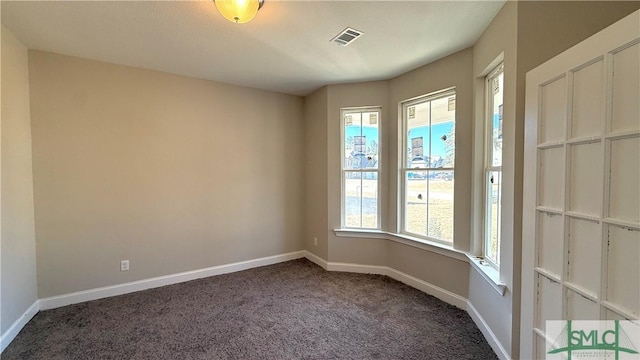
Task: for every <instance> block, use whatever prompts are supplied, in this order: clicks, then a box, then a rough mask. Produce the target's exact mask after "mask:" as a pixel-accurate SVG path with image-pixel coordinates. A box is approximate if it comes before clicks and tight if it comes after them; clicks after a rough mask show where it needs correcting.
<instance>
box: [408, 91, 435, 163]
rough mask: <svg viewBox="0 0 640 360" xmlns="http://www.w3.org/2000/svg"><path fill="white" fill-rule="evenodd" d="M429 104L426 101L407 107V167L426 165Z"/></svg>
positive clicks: (429, 117)
mask: <svg viewBox="0 0 640 360" xmlns="http://www.w3.org/2000/svg"><path fill="white" fill-rule="evenodd" d="M430 104H431V102H429V101H427V102H424V103H420V104H416V105H412V106H409V107H407V110H406V111H407V113H406V117H407V152H408V153H407V154H408V156H407V167H410V168H426V167H428V163H427V162H428V160H429V139H430V137H429V134H430V129H429V124H430V122H431V108H430Z"/></svg>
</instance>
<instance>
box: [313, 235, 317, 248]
mask: <svg viewBox="0 0 640 360" xmlns="http://www.w3.org/2000/svg"><path fill="white" fill-rule="evenodd" d="M313 246H318V238H317V237H314V238H313Z"/></svg>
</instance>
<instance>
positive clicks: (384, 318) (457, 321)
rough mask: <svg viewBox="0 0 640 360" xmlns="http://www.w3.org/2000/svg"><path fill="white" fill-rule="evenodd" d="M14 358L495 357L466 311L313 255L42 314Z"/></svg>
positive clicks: (5, 358)
mask: <svg viewBox="0 0 640 360" xmlns="http://www.w3.org/2000/svg"><path fill="white" fill-rule="evenodd" d="M10 359H47V360H51V359H181V360H182V359H496V356H495V354H494V353H493V351H492V350H491V348H490V347H489V345H488V344H487V342H486V341H485V339H484V338H483V337H482V334H481V333H480V331H479V330H478V328H477V327H476V326H475V324H474V323H473V321H472V320H471V318H470V317H469V316H468V314H467V313H466V312H464V311H463V310H460V309H457V308H455V307H453V306H451V305H448V304H446V303H444V302H442V301H440V300H438V299H436V298H434V297H432V296H429V295H426V294H424V293H422V292H420V291H418V290H416V289H413V288H411V287H409V286H406V285H404V284H402V283H400V282H397V281H395V280H393V279H390V278H388V277H385V276H380V275H364V274H351V273H338V272H327V271H324V270H323V269H321V268H320V267H318V266H316V265H315V264H313V263H311V262H309V261H308V260H305V259H300V260H294V261H289V262H286V263H281V264H276V265H271V266H265V267H261V268H256V269H251V270H247V271H242V272H237V273H233V274H227V275H221V276H215V277H210V278H206V279H201V280H195V281H190V282H186V283H182V284H177V285H171V286H166V287H162V288H158V289H151V290H146V291H141V292H137V293H132V294H128V295H123V296H118V297H112V298H108V299H102V300H96V301H91V302H87V303H83V304H77V305H71V306H66V307H63V308H58V309H53V310H48V311H42V312H40V313H39V314H37V315H36V316H35V317H34V318H33V319H32V320H31V321H30V322H29V323H28V324H27V326H26V327H25V328H24V329H23V330H22V332H21V333H20V334H19V335H18V337H16V339H15V340H14V341H13V342H12V343H11V345H10V346H9V347H8V348H7V349H6V350H5V351H4V353H3V354H2V360H10Z"/></svg>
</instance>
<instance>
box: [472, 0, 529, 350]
mask: <svg viewBox="0 0 640 360" xmlns="http://www.w3.org/2000/svg"><path fill="white" fill-rule="evenodd" d="M518 4H519V2H515V1H509V2H507V3H505V5H504V6H503V7H502V9H501V10H500V12H499V13H498V14H497V15H496V17H495V18H494V19H493V21H492V22H491V24H490V25H489V27H488V28H487V29H486V30H485V32H484V33H483V34H482V36H481V37H480V39H478V41H477V42H476V44H475V45H474V47H473V78H474V83H475V94H474V98H475V101H474V108H475V113H474V118H475V127H476V131H475V132H476V134H475V136H474V141H473V146H474V161H475V171H474V178H475V180H476V183H475V184H474V193H473V198H474V201H475V205H476V206H475V208H474V211H475V212H474V216H473V218H472V219H473V221H474V222H475V223H474V225H475V226H474V228H473V249H474V254H476V255H481V253H482V249H481V247H482V221H483V220H482V212H483V207H484V206H483V205H482V204H483V194H484V186H483V185H482V182H483V179H484V169H483V157H484V155H483V147H484V116H485V115H484V114H485V97H484V91H485V90H484V86H485V85H484V78H485V76H486V75H487V73H488V72H490V71H491V70H492V69H493V68H494V67H495V66H496V65H497V64H498V63H499V62H500V61H501V60H502V61H504V74H505V77H504V79H505V84H504V89H505V95H504V121H503V169H502V170H503V197H502V206H503V212H502V214H503V216H502V224H501V227H502V229H501V231H502V239H501V253H500V264H501V266H500V274H501V281H503V282H504V283H505V284H506V285H507V291H506V292H505V294H504V296H501V295H499V294H498V293H497V292H496V291H495V290H494V289H493V288H492V287H491V286H490V285H489V284H488V283H487V281H486V280H485V279H484V278H483V277H482V276H481V275H480V274H479V273H478V272H477V270H476V269H475V268H473V267H471V268H470V272H469V302H470V303H471V304H473V306H474V308H475V309H476V310H477V311H478V313H479V314H480V316H482V317H483V319H484V320H485V321H486V322H487V324H488V325H489V327H490V328H491V330H492V331H493V333H494V334H495V336H496V337H497V339H498V341H500V343H501V344H502V346H503V347H504V349H505V351H506V352H507V353H508V354H511V352H512V351H511V343H512V341H513V340H514V339H515V340H516V341H517V339H518V337H517V335H515V336H514V330H513V324H512V318H511V316H505V314H508V313H510V312H511V311H510V310H511V309H512V308H513V287H514V281H513V280H514V279H513V273H514V270H513V268H514V266H520V263H517V265H516V264H514V263H513V258H514V257H513V251H514V250H513V244H514V217H513V214H514V211H515V206H516V205H515V204H516V199H515V198H516V195H515V193H514V190H513V189H514V187H515V181H516V180H515V167H516V164H515V163H516V158H515V156H514V149H515V147H516V143H515V141H516V140H515V128H516V125H515V118H516V91H515V89H516V70H517V55H518V54H517V10H518ZM516 330H517V329H516Z"/></svg>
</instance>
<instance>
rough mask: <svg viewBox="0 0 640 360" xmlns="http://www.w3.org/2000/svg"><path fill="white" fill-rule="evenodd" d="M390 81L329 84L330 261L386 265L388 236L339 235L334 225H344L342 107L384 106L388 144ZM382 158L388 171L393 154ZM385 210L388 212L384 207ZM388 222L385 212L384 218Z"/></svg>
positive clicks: (382, 128)
mask: <svg viewBox="0 0 640 360" xmlns="http://www.w3.org/2000/svg"><path fill="white" fill-rule="evenodd" d="M388 86H389V85H388V82H387V81H373V82H365V83H357V84H343V85H329V86H328V91H329V92H328V102H327V145H328V147H327V150H326V151H327V157H328V163H327V166H328V168H327V172H326V174H325V176H326V177H327V189H328V193H327V195H328V224H327V225H328V226H329V229H328V230H329V235H328V239H329V254H328V255H329V258H328V260H329V261H332V262H346V263H357V264H367V265H386V254H385V249H386V247H385V246H386V245H385V243H384V241H385V240H382V241H379V240H373V239H358V238H349V239H345V238H338V237H336V236H335V234H334V232H333V229H338V228H340V218H341V214H340V211H341V200H340V194H341V191H342V190H341V189H342V184H341V173H340V166H341V154H340V126H341V121H340V109H342V108H346V107H363V106H381V107H382V115H381V120H380V149H384V148H385V144H386V143H387V142H386V141H387V138H388V127H389V124H390V123H391V119H390V115H389V107H388V101H389V99H388ZM382 156H383V157H382V158H381V159H380V162H379V163H380V166H381V171H382V174H385V173H386V172H388V169H389V167H388V166H389V162H388V156H389V154H386V153H384V150H383V155H382ZM378 181H380V182H381V184H380V186H381V188H382V189H386V188H387V180H386V177H384V176H382V177H381V178H380V179H379V180H378ZM379 196H380V204H381V207H382V209H386V204H387V195H386V192H384V191H382V192H381V193H380V194H379ZM383 213H385V212H384V211H383ZM381 221H382V224H383V225H382V226H383V227H384V226H385V221H386V220H385V219H384V216H383V218H382V219H381Z"/></svg>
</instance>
